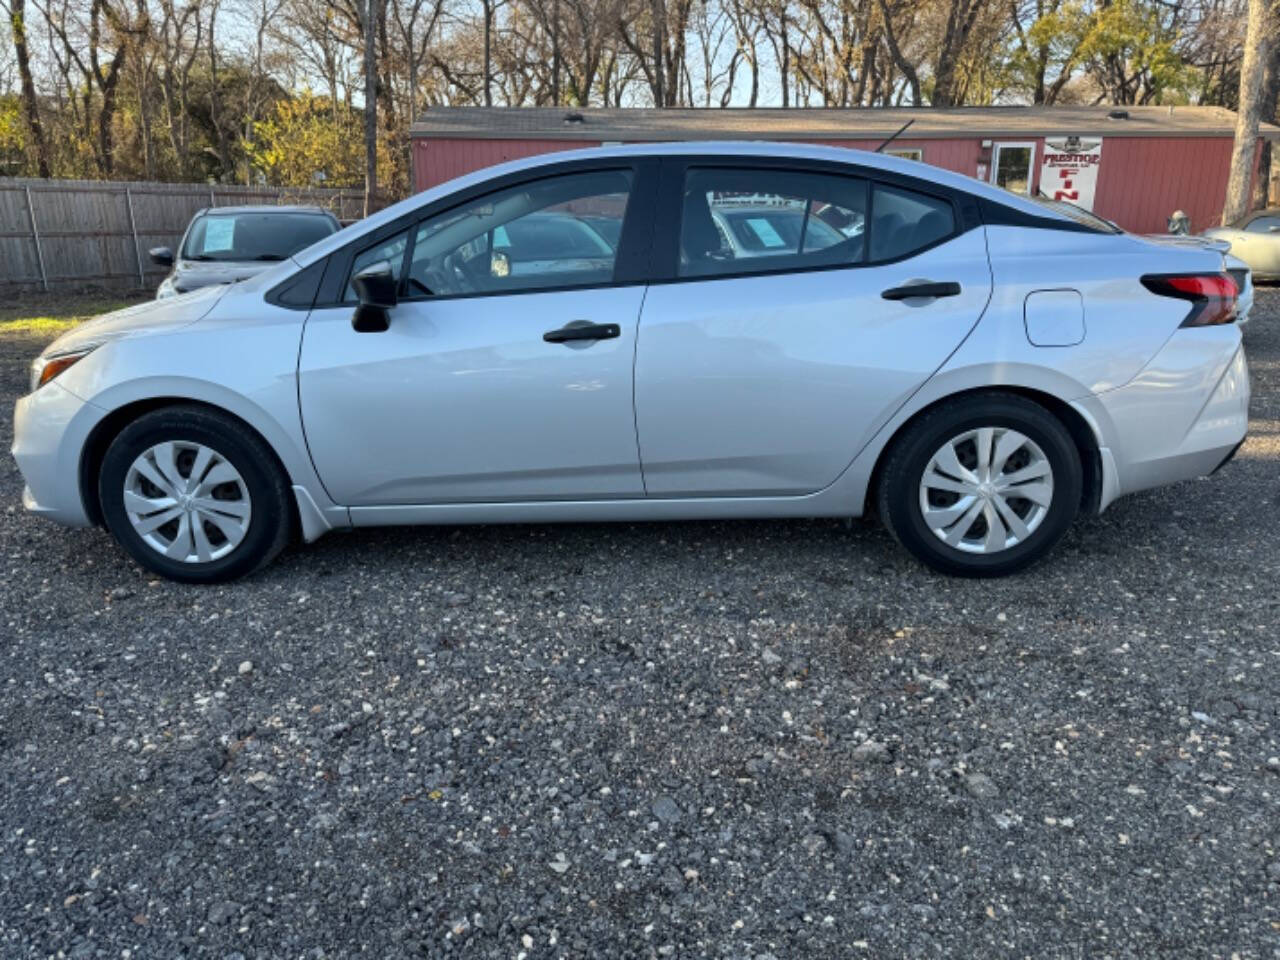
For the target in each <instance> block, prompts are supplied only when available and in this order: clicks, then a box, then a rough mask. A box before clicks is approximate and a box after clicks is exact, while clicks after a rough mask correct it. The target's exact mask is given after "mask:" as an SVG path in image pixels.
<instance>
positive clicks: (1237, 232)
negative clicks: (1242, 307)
mask: <svg viewBox="0 0 1280 960" xmlns="http://www.w3.org/2000/svg"><path fill="white" fill-rule="evenodd" d="M1204 236H1206V237H1212V238H1213V239H1215V240H1225V241H1226V242H1227V243H1229V244H1230V245H1231V247H1230V250H1231V255H1232V256H1234V257H1239V258H1240V259H1241V260H1243V261H1244V262H1245V263H1247V264H1248V265H1249V269H1250V270H1252V271H1253V279H1255V280H1280V208H1273V209H1270V210H1255V211H1253V212H1252V213H1248V214H1245V216H1243V217H1241V218H1240V219H1239V220H1237V221H1236V222H1235V223H1233V224H1232V225H1231V226H1229V227H1210V228H1209V229H1208V230H1206V231H1205V232H1204Z"/></svg>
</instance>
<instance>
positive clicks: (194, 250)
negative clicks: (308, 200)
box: [148, 207, 342, 300]
mask: <svg viewBox="0 0 1280 960" xmlns="http://www.w3.org/2000/svg"><path fill="white" fill-rule="evenodd" d="M340 229H342V225H341V224H340V223H338V220H337V218H336V217H335V216H334V215H333V214H332V213H330V212H329V211H327V210H323V209H321V208H320V207H212V208H208V209H205V210H201V211H199V212H198V213H197V214H196V215H195V216H194V217H192V219H191V223H190V224H188V225H187V231H186V233H184V234H183V236H182V242H181V243H180V244H179V245H178V255H177V257H175V256H174V254H173V251H172V250H170V249H169V248H168V247H155V248H153V249H152V250H150V251H148V252H149V253H150V255H151V262H152V263H154V264H156V265H157V266H161V267H171V268H172V270H171V271H170V273H169V275H168V276H167V277H165V278H164V280H163V281H161V283H160V288H159V289H158V290H157V291H156V299H157V300H163V299H164V298H166V297H172V296H176V295H177V294H179V293H189V292H190V291H192V290H199V289H200V288H201V287H207V286H209V285H210V284H220V283H235V282H236V281H238V280H246V279H248V278H249V277H252V276H255V275H256V274H259V273H261V272H262V271H263V270H266V269H268V268H269V267H271V266H272V265H273V264H275V263H279V262H280V261H282V260H286V259H288V258H289V257H291V256H293V255H294V254H295V253H297V252H298V251H300V250H305V249H306V248H307V247H309V246H311V244H313V243H315V242H316V241H317V240H323V239H324V238H325V237H327V236H329V235H330V234H333V233H337V232H338V231H339V230H340Z"/></svg>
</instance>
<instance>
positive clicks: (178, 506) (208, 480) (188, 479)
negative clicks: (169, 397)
mask: <svg viewBox="0 0 1280 960" xmlns="http://www.w3.org/2000/svg"><path fill="white" fill-rule="evenodd" d="M98 496H99V498H100V502H101V504H102V513H103V517H104V519H105V520H106V524H107V527H108V528H109V529H110V530H111V532H112V534H114V535H115V538H116V539H117V540H118V541H119V542H120V544H121V545H122V546H123V547H124V548H125V549H126V550H128V551H129V553H130V554H131V555H132V556H133V558H134V559H135V560H137V561H138V562H139V563H141V564H142V565H143V566H144V567H146V568H147V569H149V570H153V571H155V572H156V573H159V574H162V575H163V576H166V577H169V578H170V579H173V580H181V581H184V582H187V583H216V582H221V581H226V580H233V579H235V578H237V577H241V576H244V575H246V574H249V573H253V572H254V571H256V570H258V569H259V568H261V567H263V566H265V565H266V564H267V563H268V562H270V561H271V560H272V559H273V558H274V557H275V556H276V555H277V554H278V553H279V552H280V551H281V549H283V548H284V546H285V544H286V542H287V541H288V535H289V529H290V518H291V512H290V509H291V508H290V502H289V487H288V484H287V483H286V481H285V478H284V476H283V473H282V471H281V470H280V468H279V467H278V466H277V464H276V460H275V457H274V455H273V454H272V452H271V450H270V448H268V447H267V445H266V444H265V443H264V442H263V441H262V440H261V438H259V437H258V436H257V434H255V433H253V432H252V431H251V430H249V429H248V428H247V427H245V426H244V425H243V424H241V423H239V422H238V421H236V420H234V419H232V418H231V417H228V416H225V415H223V414H220V413H218V412H216V411H213V410H209V409H207V408H204V407H196V406H180V407H167V408H164V409H161V410H156V411H154V412H152V413H148V414H144V415H143V416H142V417H139V418H138V419H137V420H135V421H134V422H133V423H131V424H129V426H127V427H125V429H124V430H122V431H121V432H120V434H119V436H117V437H116V438H115V440H113V441H112V443H111V445H110V447H108V448H107V453H106V456H105V458H104V459H103V463H102V469H101V472H100V473H99V480H98Z"/></svg>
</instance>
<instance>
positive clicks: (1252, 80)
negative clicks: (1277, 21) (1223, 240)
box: [1222, 0, 1274, 224]
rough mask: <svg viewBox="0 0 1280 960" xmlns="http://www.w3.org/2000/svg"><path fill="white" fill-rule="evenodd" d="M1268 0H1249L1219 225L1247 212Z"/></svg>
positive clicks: (1268, 38) (1267, 38) (1268, 37)
mask: <svg viewBox="0 0 1280 960" xmlns="http://www.w3.org/2000/svg"><path fill="white" fill-rule="evenodd" d="M1269 6H1270V3H1269V0H1249V21H1248V30H1247V33H1246V40H1245V44H1244V63H1243V64H1242V65H1241V67H1240V107H1239V109H1238V110H1237V111H1236V140H1235V146H1234V149H1233V150H1232V152H1231V174H1230V176H1229V177H1228V179H1227V197H1226V203H1224V204H1223V207H1222V222H1223V223H1224V224H1227V223H1234V222H1235V221H1237V220H1239V219H1240V218H1241V217H1242V216H1244V215H1245V213H1247V212H1248V210H1249V184H1250V178H1251V175H1252V173H1253V156H1254V151H1255V149H1256V145H1257V142H1258V124H1259V121H1260V119H1261V113H1262V98H1263V86H1262V81H1263V70H1264V68H1265V65H1266V62H1267V51H1268V49H1269V47H1270V46H1271V44H1272V40H1273V33H1274V31H1273V30H1272V27H1271V16H1270V11H1269V9H1268V7H1269Z"/></svg>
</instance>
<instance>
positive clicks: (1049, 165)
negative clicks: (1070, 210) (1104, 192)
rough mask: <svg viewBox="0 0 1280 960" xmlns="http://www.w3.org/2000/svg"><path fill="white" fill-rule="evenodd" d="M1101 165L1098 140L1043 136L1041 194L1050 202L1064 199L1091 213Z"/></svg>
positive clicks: (1100, 142)
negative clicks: (1050, 200)
mask: <svg viewBox="0 0 1280 960" xmlns="http://www.w3.org/2000/svg"><path fill="white" fill-rule="evenodd" d="M1101 163H1102V140H1101V139H1098V140H1082V139H1081V138H1080V137H1056V138H1048V137H1046V138H1045V141H1044V160H1043V161H1042V162H1041V164H1040V192H1041V193H1043V194H1044V195H1045V196H1046V197H1049V198H1050V199H1053V200H1065V201H1067V202H1068V203H1074V204H1075V205H1076V206H1077V207H1083V208H1084V209H1086V210H1092V209H1093V194H1094V191H1095V190H1096V189H1097V186H1098V165H1099V164H1101Z"/></svg>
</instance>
